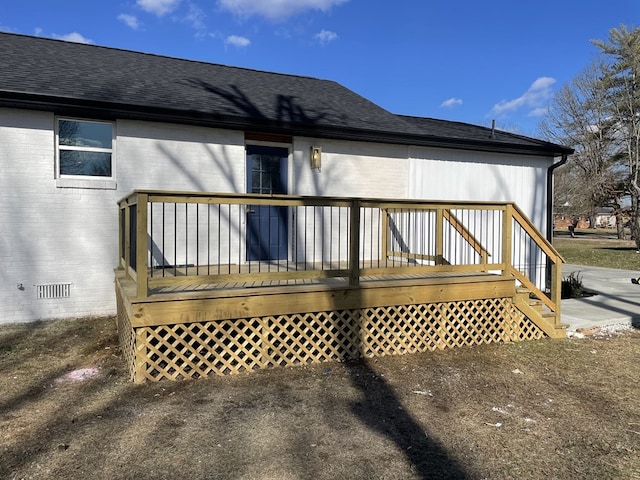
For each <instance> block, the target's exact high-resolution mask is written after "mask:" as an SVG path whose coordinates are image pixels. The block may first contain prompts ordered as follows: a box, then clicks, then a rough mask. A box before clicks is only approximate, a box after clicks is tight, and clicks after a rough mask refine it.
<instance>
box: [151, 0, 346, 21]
mask: <svg viewBox="0 0 640 480" xmlns="http://www.w3.org/2000/svg"><path fill="white" fill-rule="evenodd" d="M138 1H140V0H138ZM347 1H348V0H218V5H219V6H220V7H221V8H222V9H224V10H227V11H229V12H231V13H233V14H235V15H238V16H241V17H250V16H252V15H258V16H262V17H266V18H268V19H270V20H284V19H286V18H289V17H291V16H293V15H296V14H298V13H301V12H305V11H307V10H320V11H322V12H326V11H328V10H330V9H331V7H333V6H334V5H340V4H341V3H345V2H347Z"/></svg>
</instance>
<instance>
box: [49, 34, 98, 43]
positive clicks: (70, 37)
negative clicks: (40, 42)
mask: <svg viewBox="0 0 640 480" xmlns="http://www.w3.org/2000/svg"><path fill="white" fill-rule="evenodd" d="M52 37H53V38H57V39H58V40H64V41H65V42H75V43H86V44H92V43H93V40H91V39H89V38H85V37H83V36H82V35H80V34H79V33H78V32H72V33H67V34H66V35H57V34H55V33H54V34H53V35H52Z"/></svg>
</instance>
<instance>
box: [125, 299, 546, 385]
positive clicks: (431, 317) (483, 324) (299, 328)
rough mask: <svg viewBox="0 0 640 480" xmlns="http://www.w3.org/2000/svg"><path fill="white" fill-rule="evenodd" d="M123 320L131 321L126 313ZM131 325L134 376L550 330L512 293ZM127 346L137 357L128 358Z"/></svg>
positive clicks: (408, 349)
mask: <svg viewBox="0 0 640 480" xmlns="http://www.w3.org/2000/svg"><path fill="white" fill-rule="evenodd" d="M119 322H120V316H119ZM120 323H121V324H122V325H121V326H122V328H124V329H126V328H127V324H128V321H122V322H120ZM129 325H130V324H129ZM129 332H131V333H130V334H127V333H126V332H124V333H122V332H121V333H120V341H121V343H122V344H123V351H125V358H126V360H127V363H128V365H129V366H130V368H131V369H132V375H133V376H134V380H135V381H136V382H141V381H144V380H151V381H157V380H160V379H162V378H169V379H180V378H196V377H202V376H206V375H209V374H216V375H227V374H236V373H240V372H247V371H251V370H255V369H258V368H267V367H275V366H293V365H300V364H307V363H319V362H325V361H335V360H346V359H350V358H357V357H374V356H380V355H399V354H405V353H414V352H424V351H430V350H436V349H444V348H453V347H460V346H471V345H478V344H482V343H491V342H511V341H521V340H527V339H539V338H542V337H543V336H544V333H543V332H542V330H540V328H538V327H537V326H536V325H535V324H534V323H533V322H531V321H529V320H528V319H527V318H526V317H524V316H523V315H522V314H521V313H520V312H519V311H518V310H517V309H516V308H515V307H514V305H513V303H512V299H511V298H493V299H482V300H468V301H457V302H444V303H429V304H420V305H399V306H389V307H371V308H363V309H353V310H340V311H324V312H315V313H302V314H290V315H276V316H265V317H257V318H243V319H234V320H224V321H216V322H196V323H189V324H176V325H163V326H153V327H139V328H135V330H133V331H132V330H131V328H130V326H129ZM132 339H133V340H132ZM126 351H130V352H132V355H135V358H134V359H131V358H129V357H128V356H127V355H128V354H127V353H126Z"/></svg>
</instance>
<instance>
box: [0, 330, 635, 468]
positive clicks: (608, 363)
mask: <svg viewBox="0 0 640 480" xmlns="http://www.w3.org/2000/svg"><path fill="white" fill-rule="evenodd" d="M639 358H640V331H638V330H636V329H624V330H622V329H621V330H619V331H612V332H608V333H607V334H606V335H592V336H590V337H584V338H572V339H568V340H542V341H531V342H524V343H518V344H509V345H484V346H478V347H472V348H460V349H455V350H447V351H442V352H432V353H424V354H415V355H407V356H396V357H384V358H379V359H375V360H367V361H361V362H351V363H344V364H342V363H333V364H323V365H312V366H306V367H299V368H289V369H274V370H269V371H261V372H255V373H253V374H247V375H240V376H235V377H226V378H219V377H216V378H209V379H202V380H196V381H183V382H160V383H157V384H145V385H133V384H131V383H129V382H128V381H127V379H126V374H125V371H124V367H123V362H122V360H121V358H120V353H119V350H118V347H117V337H116V331H115V321H114V319H82V320H74V321H55V322H48V323H39V324H30V325H18V326H3V327H0V432H1V435H0V478H8V479H22V478H34V479H45V478H46V479H50V478H65V479H86V478H93V479H110V480H111V479H119V478H122V479H124V478H142V479H145V478H149V479H151V478H153V479H162V478H167V479H169V478H191V479H217V478H220V479H307V478H308V479H314V480H319V479H336V478H341V479H376V478H379V479H421V478H422V479H425V478H469V479H482V478H491V479H507V478H509V479H511V478H531V479H538V478H563V479H571V478H575V479H596V478H597V479H600V478H608V479H633V478H640V451H639V448H638V445H640V395H639V394H638V393H639V391H638V386H637V379H638V359H639Z"/></svg>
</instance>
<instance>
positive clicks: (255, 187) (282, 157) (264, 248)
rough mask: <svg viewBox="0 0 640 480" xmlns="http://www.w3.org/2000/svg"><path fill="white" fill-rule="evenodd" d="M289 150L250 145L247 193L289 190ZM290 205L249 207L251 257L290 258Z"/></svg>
mask: <svg viewBox="0 0 640 480" xmlns="http://www.w3.org/2000/svg"><path fill="white" fill-rule="evenodd" d="M288 157H289V151H288V150H287V149H286V148H280V147H264V146H247V192H248V193H261V194H266V195H271V194H285V193H287V159H288ZM287 231H288V229H287V207H275V206H261V205H251V206H249V207H248V208H247V260H283V259H286V258H287V251H288V242H287Z"/></svg>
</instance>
